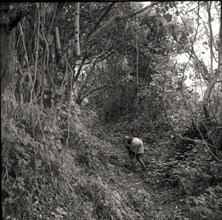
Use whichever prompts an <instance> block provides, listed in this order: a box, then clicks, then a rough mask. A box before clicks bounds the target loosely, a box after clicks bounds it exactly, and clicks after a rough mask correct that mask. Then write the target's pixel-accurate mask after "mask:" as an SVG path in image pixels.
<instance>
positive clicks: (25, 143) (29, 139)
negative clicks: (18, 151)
mask: <svg viewBox="0 0 222 220" xmlns="http://www.w3.org/2000/svg"><path fill="white" fill-rule="evenodd" d="M31 140H32V138H31V136H30V135H29V134H28V133H26V134H25V137H24V138H23V140H22V143H23V144H24V145H25V146H27V145H28V144H29V142H30V141H31Z"/></svg>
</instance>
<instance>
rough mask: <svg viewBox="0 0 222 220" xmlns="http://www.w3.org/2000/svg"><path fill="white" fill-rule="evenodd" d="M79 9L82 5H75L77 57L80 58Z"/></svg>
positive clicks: (77, 3)
mask: <svg viewBox="0 0 222 220" xmlns="http://www.w3.org/2000/svg"><path fill="white" fill-rule="evenodd" d="M79 8H80V3H79V2H76V3H75V26H74V27H75V36H74V37H75V55H76V56H77V57H79V56H80V42H79Z"/></svg>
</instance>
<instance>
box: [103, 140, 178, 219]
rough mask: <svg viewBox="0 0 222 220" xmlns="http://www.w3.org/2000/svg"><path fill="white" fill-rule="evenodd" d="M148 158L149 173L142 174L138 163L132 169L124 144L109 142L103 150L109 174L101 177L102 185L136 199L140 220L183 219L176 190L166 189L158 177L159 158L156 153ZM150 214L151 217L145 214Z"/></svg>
mask: <svg viewBox="0 0 222 220" xmlns="http://www.w3.org/2000/svg"><path fill="white" fill-rule="evenodd" d="M117 139H120V138H119V137H117ZM146 150H147V151H148V149H146ZM145 154H146V155H145V156H144V161H145V164H146V166H147V170H146V171H142V169H141V166H140V164H139V163H138V162H135V166H134V167H131V166H130V164H129V156H128V153H127V150H126V149H125V148H124V147H123V146H122V145H121V144H120V145H119V146H117V144H111V143H110V142H108V141H107V145H106V146H104V147H103V160H104V164H106V167H107V170H106V172H104V173H101V174H100V176H101V178H102V181H103V182H104V183H106V184H107V185H108V187H109V189H110V190H111V191H113V192H118V193H119V194H120V195H121V196H122V198H124V197H127V196H128V197H130V196H132V198H133V199H132V200H133V202H134V205H135V207H133V208H135V212H138V216H140V217H139V219H174V218H175V217H178V218H179V217H180V216H181V213H182V211H181V209H180V208H181V207H180V205H179V197H178V196H177V192H176V190H175V189H173V188H170V187H166V186H163V185H164V184H162V183H161V179H159V176H158V175H155V174H156V173H158V172H157V169H158V167H157V166H156V164H155V159H156V160H157V159H158V158H154V155H156V154H155V153H154V152H152V151H149V152H145ZM156 156H157V155H156ZM156 156H155V157H156ZM150 158H152V159H150ZM141 194H142V195H141ZM141 197H142V199H141ZM147 199H148V200H147ZM146 203H148V204H146ZM138 204H140V205H138ZM138 206H141V207H138ZM146 212H149V215H146V214H144V213H146Z"/></svg>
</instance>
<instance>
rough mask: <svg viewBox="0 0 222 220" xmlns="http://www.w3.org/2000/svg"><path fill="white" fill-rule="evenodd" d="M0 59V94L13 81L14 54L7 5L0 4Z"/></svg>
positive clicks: (13, 31)
mask: <svg viewBox="0 0 222 220" xmlns="http://www.w3.org/2000/svg"><path fill="white" fill-rule="evenodd" d="M0 7H1V8H0V13H1V14H0V16H1V17H0V18H1V19H0V31H1V32H0V33H1V34H0V41H1V42H0V48H1V50H0V57H1V68H0V69H1V93H2V94H3V93H4V91H5V89H6V88H7V87H8V86H9V84H10V83H11V82H12V79H13V71H14V65H15V60H14V54H15V30H14V29H12V30H10V29H9V25H10V16H9V4H7V3H1V4H0Z"/></svg>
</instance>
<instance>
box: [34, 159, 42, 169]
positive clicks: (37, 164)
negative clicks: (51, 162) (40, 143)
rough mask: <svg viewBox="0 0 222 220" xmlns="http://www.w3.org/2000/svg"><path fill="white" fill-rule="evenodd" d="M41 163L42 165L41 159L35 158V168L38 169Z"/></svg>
mask: <svg viewBox="0 0 222 220" xmlns="http://www.w3.org/2000/svg"><path fill="white" fill-rule="evenodd" d="M41 165H42V160H39V159H36V160H35V168H36V169H39V167H41Z"/></svg>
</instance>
